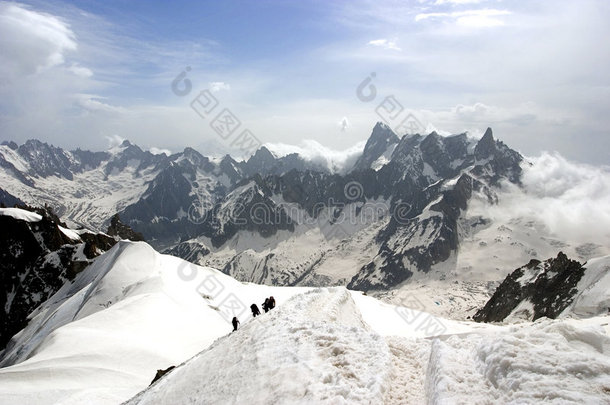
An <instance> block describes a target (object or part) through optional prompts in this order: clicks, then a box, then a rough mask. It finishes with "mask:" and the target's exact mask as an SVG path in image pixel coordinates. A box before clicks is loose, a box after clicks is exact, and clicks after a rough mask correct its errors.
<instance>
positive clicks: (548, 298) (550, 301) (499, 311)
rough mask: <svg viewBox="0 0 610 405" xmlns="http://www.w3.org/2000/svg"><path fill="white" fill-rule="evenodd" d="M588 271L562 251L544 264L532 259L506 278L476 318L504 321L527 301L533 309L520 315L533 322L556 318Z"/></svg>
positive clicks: (487, 320)
mask: <svg viewBox="0 0 610 405" xmlns="http://www.w3.org/2000/svg"><path fill="white" fill-rule="evenodd" d="M585 270H586V269H585V267H583V265H582V264H580V263H579V262H577V261H575V260H570V259H568V257H567V256H566V255H565V254H563V253H562V252H559V254H558V255H557V257H556V258H551V259H548V260H546V261H544V262H540V261H538V260H531V261H530V262H529V263H528V264H526V265H525V266H522V267H520V268H518V269H516V270H515V271H513V272H512V273H511V274H509V275H508V276H507V277H506V279H505V280H504V281H503V282H502V283H501V284H500V285H499V286H498V288H497V289H496V291H495V293H494V294H493V296H492V297H491V298H490V300H489V301H488V302H487V304H485V306H484V307H483V308H481V309H480V310H479V311H477V313H476V314H475V315H474V317H473V319H474V320H475V321H477V322H500V321H503V320H504V319H506V317H507V316H509V315H510V314H511V313H513V311H514V310H515V308H517V306H518V305H519V304H521V303H523V302H525V301H527V302H530V303H531V304H532V306H533V310H532V311H531V313H530V312H528V313H523V314H518V315H519V316H522V317H525V318H527V319H530V320H536V319H538V318H541V317H547V318H556V317H557V316H558V315H559V314H560V313H561V312H562V311H563V310H564V309H566V308H567V307H568V306H569V305H570V304H571V303H572V301H573V300H574V295H575V294H576V292H577V290H576V285H577V284H578V282H579V281H580V279H581V278H582V276H583V274H584V273H585Z"/></svg>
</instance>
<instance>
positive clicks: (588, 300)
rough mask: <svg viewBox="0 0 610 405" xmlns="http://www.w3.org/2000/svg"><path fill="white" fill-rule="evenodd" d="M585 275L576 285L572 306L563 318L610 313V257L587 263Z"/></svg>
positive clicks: (567, 309)
mask: <svg viewBox="0 0 610 405" xmlns="http://www.w3.org/2000/svg"><path fill="white" fill-rule="evenodd" d="M584 267H585V268H586V270H585V274H584V275H583V277H582V279H580V281H579V282H578V284H577V285H576V289H577V291H578V292H577V293H576V295H575V297H574V301H573V302H572V304H571V305H570V306H569V307H568V308H566V309H565V310H564V311H563V312H562V314H561V316H570V315H575V316H592V315H598V314H606V313H609V312H610V256H604V257H597V258H595V259H591V260H589V261H588V262H587V263H585V265H584Z"/></svg>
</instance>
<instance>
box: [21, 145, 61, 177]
mask: <svg viewBox="0 0 610 405" xmlns="http://www.w3.org/2000/svg"><path fill="white" fill-rule="evenodd" d="M17 152H18V153H19V155H21V156H22V157H24V158H25V159H26V161H27V162H28V163H29V165H30V168H31V172H30V174H31V175H32V176H35V177H38V176H39V177H49V176H58V177H63V178H66V179H68V180H72V178H73V175H72V172H71V171H70V167H71V166H72V161H71V159H70V156H69V155H68V154H67V153H66V152H64V150H63V149H61V148H57V147H55V146H52V145H49V144H47V143H44V142H40V141H38V140H35V139H31V140H29V141H27V142H26V143H25V144H23V145H21V146H19V148H18V149H17Z"/></svg>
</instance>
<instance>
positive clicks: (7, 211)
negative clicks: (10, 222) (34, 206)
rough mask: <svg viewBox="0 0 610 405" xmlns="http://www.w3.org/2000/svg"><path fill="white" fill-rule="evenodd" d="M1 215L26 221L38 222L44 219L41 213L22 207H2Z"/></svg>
mask: <svg viewBox="0 0 610 405" xmlns="http://www.w3.org/2000/svg"><path fill="white" fill-rule="evenodd" d="M0 215H3V216H8V217H13V218H15V219H20V220H22V221H26V222H38V221H40V220H41V219H42V216H41V215H40V214H37V213H35V212H32V211H26V210H22V209H21V208H0Z"/></svg>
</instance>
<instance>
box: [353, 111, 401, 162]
mask: <svg viewBox="0 0 610 405" xmlns="http://www.w3.org/2000/svg"><path fill="white" fill-rule="evenodd" d="M399 141H400V139H399V138H398V136H396V134H395V133H394V132H393V131H392V130H391V129H390V127H388V126H387V125H385V124H382V123H381V122H378V123H377V125H375V127H374V128H373V133H372V134H371V136H370V138H369V139H368V141H367V142H366V145H365V146H364V151H363V152H362V155H361V156H360V157H359V158H358V160H357V161H356V163H355V164H354V168H353V169H352V170H366V169H369V168H370V167H371V164H373V162H375V161H376V160H377V159H379V157H380V156H381V155H383V153H384V152H385V151H386V150H387V149H388V148H389V147H390V146H392V145H395V144H397V143H398V142H399Z"/></svg>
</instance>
